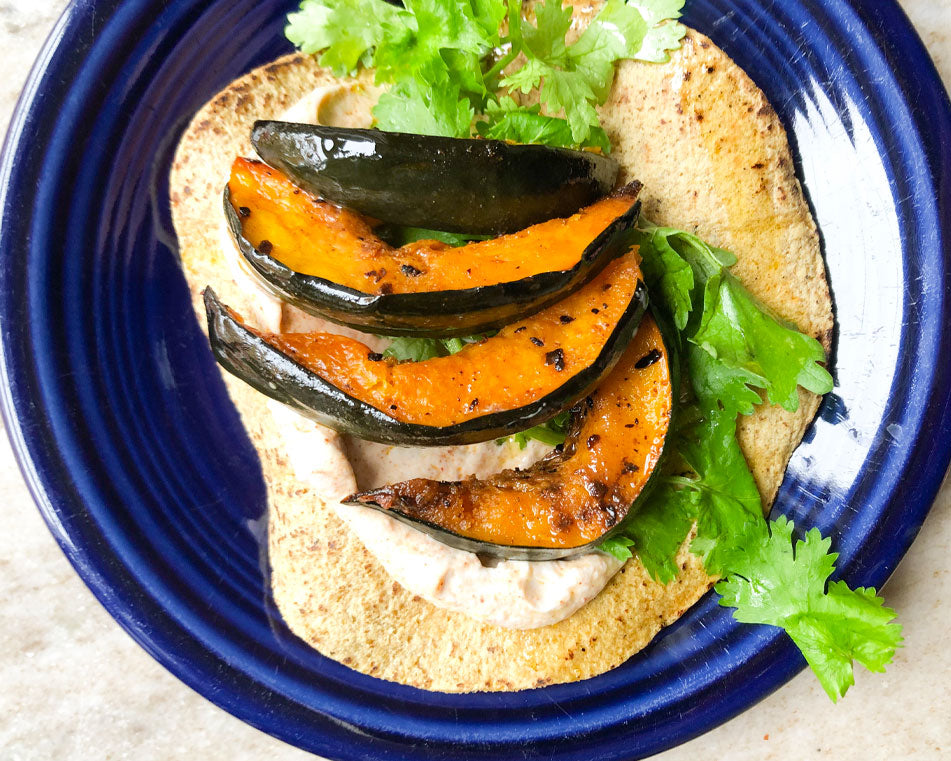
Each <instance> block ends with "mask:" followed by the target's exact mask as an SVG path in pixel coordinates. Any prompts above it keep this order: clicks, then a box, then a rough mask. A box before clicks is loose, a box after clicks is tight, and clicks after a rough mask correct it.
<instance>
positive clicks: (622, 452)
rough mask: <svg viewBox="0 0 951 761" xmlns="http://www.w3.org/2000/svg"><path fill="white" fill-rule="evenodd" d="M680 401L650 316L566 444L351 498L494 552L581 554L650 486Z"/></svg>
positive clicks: (542, 556)
mask: <svg viewBox="0 0 951 761" xmlns="http://www.w3.org/2000/svg"><path fill="white" fill-rule="evenodd" d="M673 405H674V392H673V384H672V380H671V368H670V364H669V362H668V351H667V348H666V346H665V345H664V341H663V338H662V337H661V334H660V330H659V329H658V327H657V324H656V323H655V322H654V321H653V319H651V318H650V317H646V318H645V319H644V323H643V324H642V325H641V326H640V328H639V330H638V331H637V335H635V336H634V338H633V340H631V341H630V342H628V348H627V351H626V352H625V353H624V356H623V357H622V358H621V361H620V362H619V363H618V364H617V365H616V366H615V367H614V370H613V371H612V372H611V374H610V375H608V376H607V377H606V378H604V379H603V381H602V382H601V383H600V384H599V385H598V387H597V389H595V390H594V391H593V392H592V393H591V395H590V396H587V397H585V398H584V400H583V401H582V402H580V403H579V404H577V405H576V406H575V408H573V409H572V411H571V422H570V424H569V426H568V433H567V435H566V437H565V441H564V443H562V444H561V445H559V446H558V448H556V449H555V450H554V451H552V452H551V453H550V454H548V455H547V456H545V457H543V458H542V459H541V460H539V461H538V462H536V463H535V464H534V465H532V466H531V467H529V468H525V469H524V470H523V469H514V470H505V471H502V472H501V473H494V474H492V475H491V476H488V477H486V478H481V479H480V478H474V477H470V478H466V479H465V480H462V481H454V482H445V481H435V480H432V479H424V478H417V479H413V480H410V481H402V482H400V483H396V484H389V485H387V486H384V487H381V488H379V489H374V490H372V491H367V492H363V493H361V494H354V495H353V496H351V497H349V498H348V499H347V502H348V503H349V504H354V505H369V506H371V507H377V508H379V509H381V510H383V511H385V512H386V513H387V514H389V515H393V516H395V517H397V518H399V519H400V520H404V521H406V522H408V523H409V525H411V526H414V527H416V528H418V529H419V530H421V531H424V532H426V533H428V534H431V535H433V536H435V537H437V538H439V539H440V541H442V542H444V543H446V544H448V545H449V546H451V547H458V548H459V549H461V550H468V551H469V552H481V553H483V554H484V555H487V556H491V557H502V558H508V559H511V560H557V559H559V558H568V557H573V556H576V555H581V554H584V553H586V552H591V551H592V550H595V549H597V546H598V544H599V543H600V542H601V541H603V540H604V539H606V538H608V537H610V536H611V535H612V534H614V535H617V534H619V533H621V531H622V530H623V528H624V522H625V519H626V518H627V516H628V515H633V514H636V511H637V508H638V506H639V502H640V500H641V498H642V497H644V496H646V495H647V494H648V493H649V492H648V491H647V490H648V488H649V486H650V484H651V479H652V477H653V476H654V474H655V473H656V472H657V471H658V464H659V463H660V460H661V457H662V456H663V453H664V448H665V445H666V442H667V433H668V431H669V429H670V421H671V415H672V412H673Z"/></svg>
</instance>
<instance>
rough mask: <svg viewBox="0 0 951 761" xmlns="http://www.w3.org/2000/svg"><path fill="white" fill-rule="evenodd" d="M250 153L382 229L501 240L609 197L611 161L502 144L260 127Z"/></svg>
mask: <svg viewBox="0 0 951 761" xmlns="http://www.w3.org/2000/svg"><path fill="white" fill-rule="evenodd" d="M251 144H252V145H253V146H254V148H255V150H256V151H257V152H258V155H259V156H260V157H261V158H262V159H263V160H264V161H265V162H266V163H268V164H270V165H271V166H273V167H274V168H276V169H280V170H281V171H282V172H284V173H285V174H286V175H287V176H288V177H290V178H291V179H292V180H293V181H294V182H295V183H297V184H298V185H300V186H301V187H302V188H304V189H305V190H309V191H310V192H312V193H314V194H315V195H318V196H320V197H321V198H323V199H324V200H327V201H331V202H332V203H337V204H340V205H341V206H346V207H348V208H351V209H355V210H356V211H359V212H360V213H362V214H366V215H367V216H370V217H374V218H375V219H379V220H381V221H383V222H390V223H393V224H399V225H406V226H409V227H425V228H428V229H430V230H445V231H446V232H456V233H472V234H489V235H502V234H504V233H512V232H516V231H518V230H523V229H524V228H526V227H528V226H529V225H533V224H535V223H537V222H543V221H545V220H546V219H553V218H555V217H567V216H570V215H571V214H574V213H575V212H576V211H577V210H578V209H580V208H581V207H582V206H586V205H588V204H589V203H591V202H593V201H594V200H596V199H597V198H599V197H600V196H603V195H605V194H606V193H608V192H610V190H611V188H613V187H614V183H615V182H616V181H617V175H618V164H617V162H616V161H614V159H611V158H608V157H607V156H602V155H601V154H599V153H592V152H590V151H575V150H570V149H567V148H551V147H549V146H545V145H510V144H508V143H505V142H502V141H500V140H476V139H468V138H454V137H433V136H430V135H413V134H408V133H403V132H382V131H380V130H376V129H351V128H345V127H326V126H320V125H313V124H293V123H290V122H277V121H258V122H255V124H254V128H253V129H252V131H251Z"/></svg>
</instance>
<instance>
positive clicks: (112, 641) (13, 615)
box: [0, 0, 951, 761]
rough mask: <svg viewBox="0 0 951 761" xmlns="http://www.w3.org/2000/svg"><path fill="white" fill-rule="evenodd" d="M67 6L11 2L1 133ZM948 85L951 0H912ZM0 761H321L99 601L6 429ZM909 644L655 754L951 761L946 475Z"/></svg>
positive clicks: (897, 602)
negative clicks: (189, 673)
mask: <svg viewBox="0 0 951 761" xmlns="http://www.w3.org/2000/svg"><path fill="white" fill-rule="evenodd" d="M65 5H66V3H65V2H63V0H4V1H2V2H0V50H2V51H3V53H2V56H0V132H2V131H4V130H5V129H6V124H7V122H8V120H9V118H10V114H11V113H12V111H13V107H14V104H15V102H16V98H17V95H18V94H19V90H20V88H21V87H22V85H23V82H24V80H25V78H26V75H27V72H28V70H29V67H30V65H31V63H32V61H33V59H34V57H35V56H36V54H37V53H38V52H39V49H40V46H41V45H42V43H43V40H44V39H45V37H46V35H47V34H48V33H49V31H50V29H51V28H52V26H53V24H54V22H55V21H56V18H57V17H58V15H59V13H60V12H61V10H62V8H63V7H65ZM901 5H902V6H903V7H904V8H905V10H906V12H907V13H908V14H909V16H911V18H912V21H913V22H914V23H915V25H916V26H917V27H918V29H919V30H920V31H921V33H922V36H923V37H924V40H925V43H926V44H927V45H928V48H929V49H930V51H931V53H932V55H933V56H934V58H935V61H936V63H937V65H938V68H939V70H940V71H941V74H942V77H943V78H944V81H945V82H946V83H948V84H951V0H901ZM0 588H2V589H3V590H4V594H3V598H2V601H0V685H2V687H0V759H4V761H33V760H36V761H40V760H44V761H45V760H47V759H58V760H59V761H66V760H70V759H82V760H84V761H85V760H92V759H95V760H97V761H99V760H101V759H136V760H137V761H150V760H152V759H162V761H178V760H179V759H180V760H182V761H185V760H186V759H187V760H188V761H194V760H196V759H201V760H202V761H215V760H217V759H228V761H246V760H248V761H249V760H250V759H261V758H267V759H269V760H270V761H304V759H313V758H314V756H311V755H310V754H308V753H305V752H303V751H300V750H298V749H296V748H292V747H291V746H288V745H285V744H283V743H282V742H280V741H278V740H275V739H273V738H271V737H269V736H267V735H265V734H263V733H261V732H259V731H257V730H255V729H253V728H251V727H250V726H247V725H245V724H243V723H242V722H240V721H239V720H238V719H235V718H233V717H232V716H230V715H229V714H227V713H225V712H224V711H222V710H220V709H218V708H217V707H215V706H214V705H212V704H211V703H210V702H208V701H206V700H205V699H204V698H202V697H201V696H199V695H198V694H196V693H195V692H192V691H191V690H190V689H189V688H188V687H186V686H185V685H184V684H182V683H181V682H179V681H178V680H177V679H176V678H175V677H173V676H172V675H171V674H169V673H168V672H167V671H165V670H164V669H163V668H162V667H161V666H159V664H158V663H157V662H155V661H153V660H152V658H151V657H150V656H148V655H147V654H146V653H145V651H143V650H142V649H141V648H139V646H138V645H136V644H135V643H134V642H133V641H132V640H131V639H130V638H129V637H128V635H126V634H125V632H123V631H122V630H121V629H120V628H119V626H118V625H117V624H116V623H115V622H114V621H113V620H112V618H110V617H109V615H108V614H107V613H106V612H105V610H103V609H102V608H101V607H100V606H99V604H98V603H97V602H96V600H95V599H94V598H93V596H92V594H91V593H90V592H89V591H88V590H87V589H86V587H85V586H84V585H83V583H82V582H81V581H80V579H79V577H78V576H77V575H76V574H75V573H74V572H73V570H72V568H71V567H70V566H69V564H68V563H67V562H66V559H65V558H64V556H63V555H62V553H61V552H60V550H59V549H58V547H57V546H56V545H55V543H54V542H53V539H52V537H51V536H50V534H49V532H48V531H47V530H46V527H45V525H44V524H43V521H42V520H41V518H40V515H39V513H38V512H37V510H36V508H35V507H34V505H33V502H32V500H31V499H30V496H29V494H28V492H27V490H26V486H25V485H24V483H23V480H22V478H21V476H20V473H19V471H18V470H17V466H16V463H15V461H14V458H13V455H12V452H11V451H10V447H9V444H8V443H7V441H6V437H5V436H0ZM885 597H886V599H887V602H888V604H889V605H891V606H893V607H895V608H897V610H898V613H899V617H900V620H901V621H902V623H903V624H904V626H905V647H904V649H902V650H901V651H900V652H899V653H898V655H897V657H896V659H895V662H894V663H893V664H892V665H891V666H890V667H889V669H888V671H887V673H885V674H884V675H872V674H868V673H866V672H864V671H861V670H859V671H858V673H857V675H856V685H855V687H853V688H852V691H851V692H850V693H849V694H848V696H847V697H846V698H845V699H844V700H843V701H841V702H840V703H839V704H838V705H837V706H834V707H833V706H832V705H831V704H830V703H829V701H828V698H827V697H826V696H825V694H824V693H823V692H822V690H821V689H820V687H819V685H818V683H817V682H816V680H815V679H814V678H813V677H812V675H811V674H810V673H808V672H804V673H803V674H800V675H799V676H798V677H796V678H795V679H793V680H792V682H790V683H789V684H788V685H786V686H785V687H783V688H781V689H780V690H778V691H777V692H776V693H774V694H773V695H772V696H770V697H769V698H767V699H766V700H764V701H762V702H761V703H759V704H758V705H757V706H755V707H754V708H752V709H750V710H749V711H747V712H745V713H744V714H742V715H741V716H739V717H738V718H736V719H734V720H733V721H731V722H729V723H727V724H725V725H723V726H721V727H719V728H718V729H716V730H714V731H712V732H710V733H708V734H706V735H704V736H703V737H700V738H698V739H696V740H693V741H691V742H689V743H687V744H685V745H682V746H680V747H679V748H676V749H674V750H671V751H668V752H666V753H664V754H661V755H660V756H657V757H656V758H657V759H659V760H660V761H686V760H687V759H694V758H698V757H705V758H711V759H730V760H731V761H734V760H735V761H744V760H746V759H750V760H752V759H756V760H757V761H766V760H767V759H773V760H776V761H781V760H784V759H797V761H798V760H799V759H810V758H824V757H832V758H838V759H853V758H861V759H868V760H869V761H873V760H874V759H886V758H887V759H894V758H914V759H939V758H951V648H948V647H946V644H947V628H948V625H949V624H951V481H949V480H947V479H946V481H945V484H944V487H943V488H942V490H941V493H940V495H939V496H938V499H937V503H936V505H935V507H934V509H933V510H932V512H931V515H930V516H929V518H928V520H927V521H926V523H925V525H924V528H923V529H922V532H921V534H920V536H919V538H918V540H917V541H916V542H915V544H914V546H913V547H912V548H911V551H910V552H909V553H908V555H907V556H906V558H905V560H904V561H903V562H902V564H901V566H900V567H899V569H898V570H897V571H896V573H895V574H894V576H893V577H892V579H891V580H890V581H889V582H888V584H887V586H886V587H885Z"/></svg>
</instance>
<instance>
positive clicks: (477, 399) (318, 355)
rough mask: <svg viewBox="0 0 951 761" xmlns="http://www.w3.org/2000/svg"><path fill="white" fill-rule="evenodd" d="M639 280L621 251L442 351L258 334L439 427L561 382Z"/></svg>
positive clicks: (385, 405) (636, 264) (592, 355)
mask: <svg viewBox="0 0 951 761" xmlns="http://www.w3.org/2000/svg"><path fill="white" fill-rule="evenodd" d="M640 281H641V271H640V257H639V255H638V254H637V253H636V251H631V252H629V253H628V254H626V255H624V256H623V257H621V258H619V259H615V260H614V261H613V262H611V263H609V264H608V265H607V266H606V267H605V269H604V270H603V271H602V272H601V273H600V274H599V275H598V276H597V277H595V278H594V279H593V280H592V281H591V282H590V283H588V284H587V285H586V286H584V287H583V288H581V289H580V290H578V291H576V292H575V293H574V294H572V295H571V296H569V297H567V298H566V299H564V300H563V301H560V302H558V303H557V304H555V305H554V306H552V307H549V308H548V309H545V310H543V311H541V312H539V313H537V314H535V315H532V316H531V317H529V318H528V319H525V320H521V321H518V322H516V323H513V324H511V325H509V326H507V327H505V328H503V329H502V330H501V331H499V333H498V334H497V335H495V336H493V337H491V338H487V339H484V340H482V341H481V342H479V343H473V344H469V345H468V346H466V347H465V348H464V349H463V350H462V351H460V352H458V353H456V354H453V355H452V356H449V357H436V358H433V359H428V360H425V361H422V362H402V363H398V362H395V361H393V360H386V359H383V358H382V357H381V356H380V355H379V354H374V353H373V352H372V351H371V350H370V348H369V347H368V346H366V344H363V343H361V342H360V341H357V340H354V339H352V338H348V337H344V336H340V335H336V334H332V333H285V334H259V335H261V337H262V338H264V340H265V341H266V342H267V343H268V344H270V345H272V346H273V347H275V348H276V349H278V350H279V351H281V352H283V353H284V354H286V355H287V356H289V357H291V358H292V359H293V360H294V361H295V362H297V363H298V364H300V365H303V366H304V367H306V368H307V369H308V370H310V371H311V372H313V373H315V374H317V375H319V376H320V377H321V378H323V379H325V380H326V381H328V382H329V383H331V384H332V385H333V386H336V387H337V388H339V389H340V390H342V391H344V392H345V393H346V394H348V395H349V396H351V397H354V398H356V399H358V400H360V401H363V402H366V403H367V404H370V405H372V406H373V407H375V408H376V409H378V410H381V411H382V412H384V413H385V414H386V415H387V416H389V417H391V418H393V419H394V420H397V421H400V422H405V423H416V424H421V425H427V426H435V427H448V426H453V425H456V424H458V423H461V422H464V421H466V420H470V419H472V418H477V417H481V416H484V415H488V414H491V413H493V412H502V411H508V410H515V409H518V408H521V407H525V406H527V405H529V404H531V403H533V402H536V401H538V400H540V399H542V398H544V397H545V396H547V395H548V394H550V393H552V392H553V391H556V390H557V389H558V388H560V387H562V386H564V385H565V384H566V382H567V381H568V380H569V379H570V378H571V377H572V376H573V375H575V374H577V373H579V372H581V371H583V370H585V369H586V368H588V367H589V366H591V365H592V364H593V363H594V362H595V361H596V360H597V359H598V358H599V357H600V355H601V353H602V350H603V349H604V347H605V345H606V344H607V343H608V342H609V340H610V339H611V337H612V333H613V332H614V330H615V328H616V327H617V326H618V324H619V322H620V321H621V320H622V317H623V316H624V315H625V314H626V313H627V312H628V308H629V306H630V305H631V302H632V301H633V300H634V299H635V297H636V294H637V292H638V284H639V283H640Z"/></svg>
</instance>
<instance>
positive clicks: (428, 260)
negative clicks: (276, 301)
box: [224, 153, 640, 336]
mask: <svg viewBox="0 0 951 761" xmlns="http://www.w3.org/2000/svg"><path fill="white" fill-rule="evenodd" d="M426 160H427V154H425V153H421V154H419V155H418V156H417V161H426ZM639 191H640V186H639V185H637V184H636V183H632V184H630V185H626V186H624V187H622V188H619V189H618V190H617V191H615V192H613V193H611V195H610V196H608V197H607V198H602V199H600V200H598V201H596V202H595V203H593V204H592V205H591V206H588V207H587V208H585V209H582V210H581V211H579V212H578V213H576V214H574V215H572V216H571V217H568V218H567V219H563V218H555V219H549V220H547V221H545V222H541V223H539V224H536V225H534V226H532V227H528V228H527V229H524V230H520V231H519V232H517V233H514V234H512V235H506V236H503V237H498V238H492V239H490V240H482V241H474V242H472V243H468V244H466V245H464V246H461V247H459V249H458V250H456V251H455V252H452V253H451V255H450V252H449V251H448V249H449V248H450V247H449V246H448V245H447V244H446V243H444V242H442V241H439V240H432V239H430V240H419V241H411V242H408V243H406V244H404V245H403V246H401V247H399V248H396V247H393V246H390V245H389V244H387V243H385V242H384V241H382V240H381V239H380V238H378V237H377V235H376V233H375V232H374V231H373V229H372V228H371V226H370V222H369V221H368V220H367V219H366V218H365V217H363V216H361V215H359V214H357V213H355V212H353V211H351V210H349V209H346V208H340V207H338V206H334V205H332V204H330V203H326V202H324V201H321V200H319V199H317V198H316V197H314V196H312V195H311V194H310V193H308V192H306V191H304V190H302V189H301V188H299V187H297V186H296V185H295V184H294V183H292V182H291V181H290V180H289V179H288V178H287V177H286V176H284V175H282V174H281V172H279V171H277V170H275V169H272V168H271V167H269V166H267V165H266V164H262V163H261V162H256V161H250V160H248V159H244V158H238V159H236V160H235V162H234V165H233V166H232V169H231V178H230V180H229V181H228V187H227V191H226V198H225V206H224V208H225V215H226V216H227V219H228V226H229V229H230V230H231V234H232V236H233V237H234V239H235V242H236V244H237V246H238V249H239V251H240V252H241V254H242V256H243V257H244V261H246V262H247V264H248V267H249V269H250V270H251V271H252V272H253V273H254V274H255V275H256V276H257V277H258V278H259V279H260V280H261V281H262V283H263V284H264V286H265V287H266V288H269V289H270V290H272V291H274V292H275V293H276V294H277V295H278V296H279V297H280V298H281V299H283V300H284V301H287V302H289V303H291V304H294V305H295V306H297V307H299V308H301V309H303V310H304V311H305V312H310V313H311V314H314V315H317V316H320V317H324V318H325V319H328V320H331V321H333V322H337V323H340V324H342V325H349V326H350V327H353V328H356V329H358V330H360V329H364V330H370V331H377V332H386V333H387V334H388V335H418V336H452V335H471V334H473V333H480V332H484V331H486V330H493V329H497V328H501V327H503V326H505V325H507V324H509V323H510V322H512V321H513V320H516V319H518V318H519V317H523V316H525V315H530V314H532V313H533V312H537V311H539V310H540V309H543V308H544V307H546V306H549V305H550V304H553V303H554V302H556V301H559V300H561V299H563V298H565V297H566V296H568V295H570V294H571V293H572V292H573V291H575V290H576V289H578V288H580V287H581V286H583V285H584V284H585V283H587V282H588V281H589V280H590V279H591V278H593V277H595V276H596V275H597V274H598V273H599V272H600V271H601V270H602V268H604V267H605V265H607V264H608V262H610V261H611V260H612V259H615V258H617V257H618V256H620V255H621V254H623V253H624V252H625V251H626V250H627V249H628V248H629V247H630V242H629V241H628V240H627V233H628V231H629V230H630V229H631V228H632V227H633V226H634V223H635V222H636V221H637V215H638V210H639V208H640V207H639V206H638V205H637V204H636V203H635V202H636V200H637V194H638V192H639Z"/></svg>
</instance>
